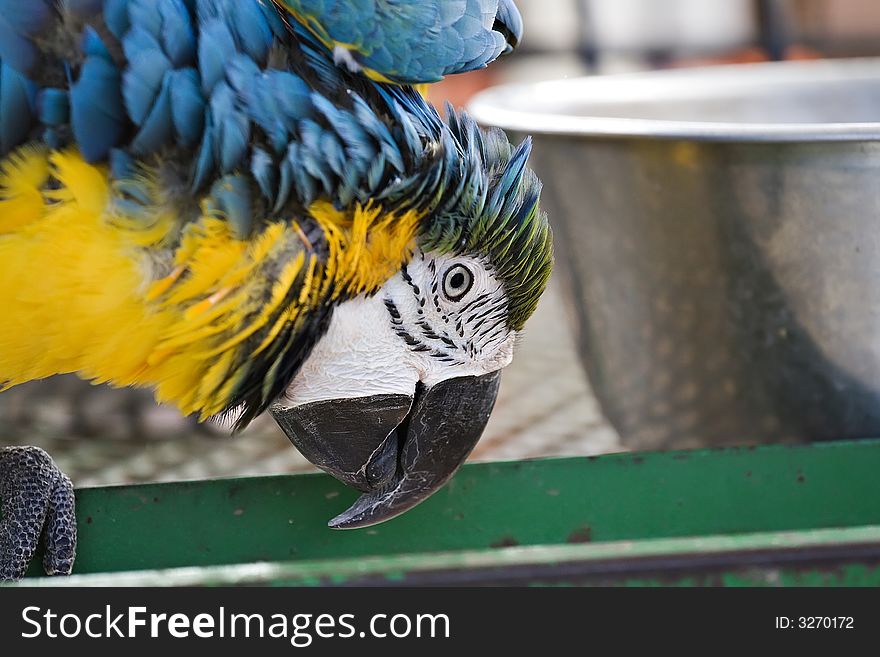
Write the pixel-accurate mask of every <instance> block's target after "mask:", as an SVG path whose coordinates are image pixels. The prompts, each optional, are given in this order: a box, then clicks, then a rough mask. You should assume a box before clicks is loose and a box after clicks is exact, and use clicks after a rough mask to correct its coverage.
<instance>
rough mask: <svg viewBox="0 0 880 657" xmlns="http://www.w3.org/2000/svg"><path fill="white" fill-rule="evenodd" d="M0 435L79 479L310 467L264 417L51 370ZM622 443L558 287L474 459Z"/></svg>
mask: <svg viewBox="0 0 880 657" xmlns="http://www.w3.org/2000/svg"><path fill="white" fill-rule="evenodd" d="M0 427H3V429H0V432H2V433H0V443H2V444H36V445H39V446H41V447H43V448H44V449H46V450H47V451H48V452H49V453H50V454H52V455H53V456H54V457H55V459H56V461H57V462H58V464H59V466H60V467H61V468H62V469H63V470H64V471H66V472H67V473H68V474H69V475H70V476H71V478H72V479H73V481H74V483H75V484H76V485H78V486H96V485H105V484H117V483H128V482H141V481H174V480H182V479H200V478H206V477H219V476H238V475H254V474H276V473H291V472H308V471H312V470H313V469H314V468H313V467H312V466H311V464H309V463H308V462H307V461H306V460H305V459H304V458H303V457H302V456H301V455H300V454H299V453H298V452H297V451H296V449H294V448H293V446H292V445H291V444H290V443H289V442H288V440H287V438H286V437H285V436H284V434H283V433H281V431H280V430H279V429H278V428H277V427H276V426H275V423H274V421H273V420H272V419H271V418H269V417H263V418H260V419H259V420H257V421H256V422H255V423H254V424H253V425H252V426H251V427H249V428H248V429H247V430H246V431H245V432H244V433H242V434H241V435H238V436H234V437H231V436H229V435H228V433H227V432H225V431H224V430H221V429H219V428H217V427H211V426H200V425H197V424H196V423H195V422H192V421H190V420H187V419H185V418H181V417H180V416H179V415H178V414H177V413H176V411H174V410H173V409H170V408H162V407H158V406H156V405H155V403H154V402H153V401H152V397H151V396H150V395H149V394H148V393H145V392H143V391H131V390H111V389H109V388H106V387H97V388H96V387H93V386H89V385H88V384H85V383H82V382H80V381H78V380H75V379H73V378H64V377H61V378H57V379H53V380H51V381H49V382H38V383H33V384H28V385H26V386H20V387H19V388H14V389H13V390H10V391H8V392H6V393H3V395H0ZM618 449H620V447H619V442H618V439H617V436H616V434H615V433H614V431H613V430H612V429H611V428H610V427H609V426H608V425H607V424H606V423H605V422H604V421H603V420H602V418H601V416H600V414H599V411H598V408H597V405H596V401H595V399H594V398H593V396H592V394H591V393H590V390H589V386H588V385H587V383H586V380H585V378H584V375H583V372H582V370H581V368H580V365H579V363H578V361H577V358H576V354H575V351H574V346H573V343H572V338H571V334H570V331H569V329H568V321H567V317H566V315H565V312H564V306H563V302H562V299H561V296H560V293H559V290H558V288H557V287H556V286H555V285H553V284H551V286H550V288H549V289H548V291H547V293H546V294H545V295H544V297H543V299H542V301H541V305H540V306H539V308H538V310H537V312H536V313H535V316H534V317H533V318H532V319H531V320H530V322H529V324H528V325H527V326H526V331H525V333H524V335H523V338H522V340H521V342H520V344H519V346H518V350H517V354H516V357H515V358H514V362H513V364H512V365H511V366H510V367H509V368H508V369H507V371H506V372H505V374H504V377H503V379H502V385H501V394H500V397H499V399H498V403H497V405H496V408H495V412H494V413H493V415H492V418H491V420H490V422H489V426H488V427H487V428H486V432H485V434H484V437H483V439H482V440H481V442H480V443H479V445H478V446H477V449H476V450H475V452H474V454H473V457H472V458H473V459H476V460H484V461H485V460H508V459H523V458H534V457H542V456H559V455H592V454H597V453H602V452H608V451H616V450H618Z"/></svg>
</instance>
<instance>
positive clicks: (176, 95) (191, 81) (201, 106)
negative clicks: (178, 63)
mask: <svg viewBox="0 0 880 657" xmlns="http://www.w3.org/2000/svg"><path fill="white" fill-rule="evenodd" d="M168 75H169V76H170V77H171V80H170V82H169V85H170V87H171V118H172V119H173V121H174V130H175V132H176V133H177V136H178V138H179V139H180V140H181V142H182V143H183V145H184V146H193V145H194V144H196V143H197V142H198V141H199V138H200V137H201V136H202V132H203V130H204V128H205V106H206V102H205V99H204V98H203V97H202V91H201V85H200V83H199V74H198V71H196V70H195V69H194V68H183V69H179V70H176V71H170V72H169V73H168Z"/></svg>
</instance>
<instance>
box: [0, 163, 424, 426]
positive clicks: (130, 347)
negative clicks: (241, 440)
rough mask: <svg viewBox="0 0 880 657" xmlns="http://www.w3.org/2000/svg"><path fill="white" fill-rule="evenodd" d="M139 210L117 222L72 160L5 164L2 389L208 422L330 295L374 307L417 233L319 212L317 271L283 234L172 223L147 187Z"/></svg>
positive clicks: (91, 172) (0, 257)
mask: <svg viewBox="0 0 880 657" xmlns="http://www.w3.org/2000/svg"><path fill="white" fill-rule="evenodd" d="M50 178H52V179H54V180H53V181H52V184H48V183H49V181H50ZM146 180H147V181H148V180H149V179H146ZM151 184H152V183H149V182H147V185H148V186H149V185H151ZM150 198H154V199H155V206H151V207H148V208H144V211H145V212H146V216H145V218H144V217H140V216H139V217H127V216H125V215H124V214H122V210H121V208H124V207H125V206H124V205H121V204H117V203H115V202H114V188H113V185H112V183H111V182H110V180H109V173H108V171H107V169H106V168H105V167H101V166H95V165H92V164H89V163H87V162H85V161H84V160H83V158H82V157H81V156H80V155H79V154H78V153H76V152H74V151H65V152H47V151H45V150H42V149H39V148H33V147H25V148H22V149H19V150H18V151H17V152H16V153H14V154H12V155H11V156H9V157H7V158H6V160H5V161H4V162H0V308H3V309H4V316H3V321H2V322H0V390H2V389H5V388H8V387H10V386H13V385H16V384H19V383H23V382H26V381H29V380H32V379H39V378H45V377H49V376H52V375H54V374H58V373H66V372H76V373H78V374H79V375H80V376H82V377H84V378H86V379H91V380H94V381H96V382H109V383H111V384H113V385H117V386H126V385H137V386H148V387H152V388H153V389H154V390H155V394H156V397H157V399H158V400H159V401H164V402H169V403H173V404H176V405H177V406H178V407H179V408H180V409H181V410H182V411H183V412H184V413H198V414H199V415H200V416H201V417H207V416H209V415H212V414H215V413H218V412H220V411H222V410H224V409H226V408H227V407H228V405H229V403H230V395H232V393H233V391H234V390H235V389H236V386H237V385H238V384H239V383H240V382H241V380H242V377H244V376H246V373H247V370H248V367H249V363H250V362H251V361H252V359H253V358H254V357H255V356H258V355H259V354H261V353H263V352H264V351H265V350H266V349H267V348H268V347H269V346H270V345H271V344H272V342H273V341H274V340H275V339H276V338H277V337H278V336H279V335H280V334H281V332H282V330H283V329H284V327H285V326H293V327H294V330H297V329H298V328H300V327H301V326H302V325H303V322H304V321H305V318H306V317H308V312H309V310H310V309H312V308H315V307H316V306H317V305H318V304H321V303H329V302H330V300H329V299H328V296H329V295H330V291H331V290H332V292H333V294H334V295H335V298H337V299H338V298H343V297H345V298H347V297H351V296H354V295H356V294H359V293H372V292H375V291H376V290H378V289H379V288H380V287H381V286H382V285H383V284H384V282H385V281H386V280H388V278H389V277H391V276H393V275H394V274H395V273H396V272H397V271H398V270H399V268H400V266H401V264H402V263H403V262H405V261H406V260H407V259H408V258H409V257H410V256H411V253H412V250H413V248H414V240H415V234H416V230H417V227H418V223H419V220H420V216H419V215H418V214H417V213H414V212H409V213H406V214H404V215H402V216H394V215H388V214H383V213H382V212H381V211H380V209H379V208H378V207H377V206H372V205H368V206H365V207H362V206H356V207H355V208H354V209H353V210H351V211H345V212H343V211H339V210H337V209H335V208H334V207H333V206H332V205H331V204H330V203H326V202H319V203H316V204H314V205H313V206H312V207H311V208H310V211H309V212H310V214H311V216H312V217H313V218H314V219H315V220H316V221H317V222H318V223H319V225H320V226H321V227H322V228H323V230H324V232H325V239H326V248H327V252H328V256H327V259H326V260H324V259H320V260H319V258H318V256H317V255H316V254H315V252H314V251H313V249H312V245H310V244H308V240H306V239H305V237H304V233H303V231H302V229H301V228H300V227H299V226H298V225H297V224H296V222H294V221H275V222H270V223H267V224H266V225H264V226H263V227H262V229H261V230H260V231H259V232H258V234H257V235H255V236H254V237H253V238H252V239H250V240H247V241H245V240H240V239H237V238H236V237H235V235H234V234H233V232H232V231H231V229H230V227H229V225H228V224H227V223H226V222H225V221H223V220H222V219H220V218H218V217H215V216H211V215H209V214H203V216H202V217H201V218H199V219H197V220H195V221H190V222H189V223H186V224H181V223H180V221H179V219H177V218H176V216H175V214H174V213H173V211H172V210H171V209H170V208H169V207H166V202H165V201H164V200H163V193H162V190H160V189H158V188H155V189H152V190H151V191H150ZM304 268H305V269H304ZM298 283H300V284H302V287H301V288H299V289H293V287H294V285H297V284H298ZM292 293H294V294H292ZM291 298H293V300H292V301H289V300H290V299H291ZM284 304H287V305H286V306H285V305H284ZM252 336H257V338H258V342H257V343H256V344H257V347H256V348H255V351H254V352H252V353H241V351H240V350H241V349H242V348H244V346H245V345H249V344H250V345H251V346H250V348H251V349H254V347H253V343H252V342H251V341H250V340H249V338H251V337H252Z"/></svg>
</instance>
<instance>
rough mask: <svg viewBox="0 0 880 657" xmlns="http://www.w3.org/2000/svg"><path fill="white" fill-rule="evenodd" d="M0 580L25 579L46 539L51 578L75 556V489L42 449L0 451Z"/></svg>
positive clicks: (66, 572)
mask: <svg viewBox="0 0 880 657" xmlns="http://www.w3.org/2000/svg"><path fill="white" fill-rule="evenodd" d="M0 508H2V520H0V581H4V580H5V581H9V580H18V579H21V578H22V577H24V574H25V572H26V571H27V568H28V565H29V564H30V562H31V560H32V559H33V558H34V553H35V552H36V550H37V546H38V545H39V544H40V541H41V540H42V543H43V547H44V553H45V556H44V557H43V568H44V569H45V571H46V573H47V574H48V575H69V574H70V572H71V570H73V560H74V558H75V557H76V516H75V514H74V495H73V484H71V483H70V479H69V478H68V477H67V475H65V474H64V473H63V472H61V471H60V470H59V469H58V466H56V465H55V463H54V461H52V458H51V457H50V456H49V455H48V454H47V453H46V452H44V451H43V450H42V449H40V448H38V447H5V448H0Z"/></svg>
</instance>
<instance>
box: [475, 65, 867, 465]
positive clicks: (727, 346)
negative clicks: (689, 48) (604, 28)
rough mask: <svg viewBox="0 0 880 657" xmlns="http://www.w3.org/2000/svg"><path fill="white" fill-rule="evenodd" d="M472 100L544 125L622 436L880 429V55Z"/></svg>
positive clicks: (568, 246) (596, 353)
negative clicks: (844, 60)
mask: <svg viewBox="0 0 880 657" xmlns="http://www.w3.org/2000/svg"><path fill="white" fill-rule="evenodd" d="M471 111H472V113H473V114H474V115H475V116H476V118H477V119H478V120H479V121H480V122H481V123H483V124H487V125H497V126H501V127H503V128H505V129H508V130H510V131H513V132H515V133H521V134H532V135H534V137H535V153H534V159H533V162H534V165H535V167H536V169H537V171H538V173H539V174H540V176H541V177H542V179H543V181H544V184H545V192H544V197H543V198H544V207H545V208H546V209H547V210H548V212H549V213H550V217H551V223H552V225H553V226H554V230H555V234H556V237H557V240H556V249H557V251H556V253H557V270H558V272H559V273H560V274H561V278H562V280H563V282H564V283H566V284H567V285H566V287H567V288H568V292H569V299H570V301H571V302H572V303H571V307H572V310H573V313H574V316H575V318H576V320H577V321H576V324H577V334H578V340H579V346H580V355H581V358H582V361H583V364H584V366H585V367H586V369H587V372H588V375H589V377H590V379H591V381H592V384H593V386H594V389H595V391H596V394H597V396H598V397H599V400H600V402H601V404H602V407H603V409H604V411H605V413H606V415H607V416H608V418H609V420H611V422H612V423H613V424H614V425H615V427H616V428H617V429H618V431H619V432H620V434H621V438H622V440H623V441H624V443H626V444H628V445H632V446H637V447H657V448H665V447H671V446H691V445H705V444H715V445H719V444H736V443H747V442H781V441H800V440H824V439H842V438H858V437H866V436H878V435H880V60H852V61H848V62H813V63H796V64H794V63H786V64H767V65H763V64H762V65H750V66H735V67H720V68H709V69H697V70H689V71H673V72H661V73H650V74H639V75H627V76H615V77H606V78H601V77H599V78H586V79H577V80H566V81H559V82H549V83H542V84H536V85H529V86H509V87H501V88H497V89H493V90H490V91H488V92H486V93H484V94H482V95H481V96H479V97H478V98H477V99H476V100H475V101H474V102H473V105H472V107H471ZM542 385H546V384H543V383H542ZM551 385H552V383H551Z"/></svg>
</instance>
